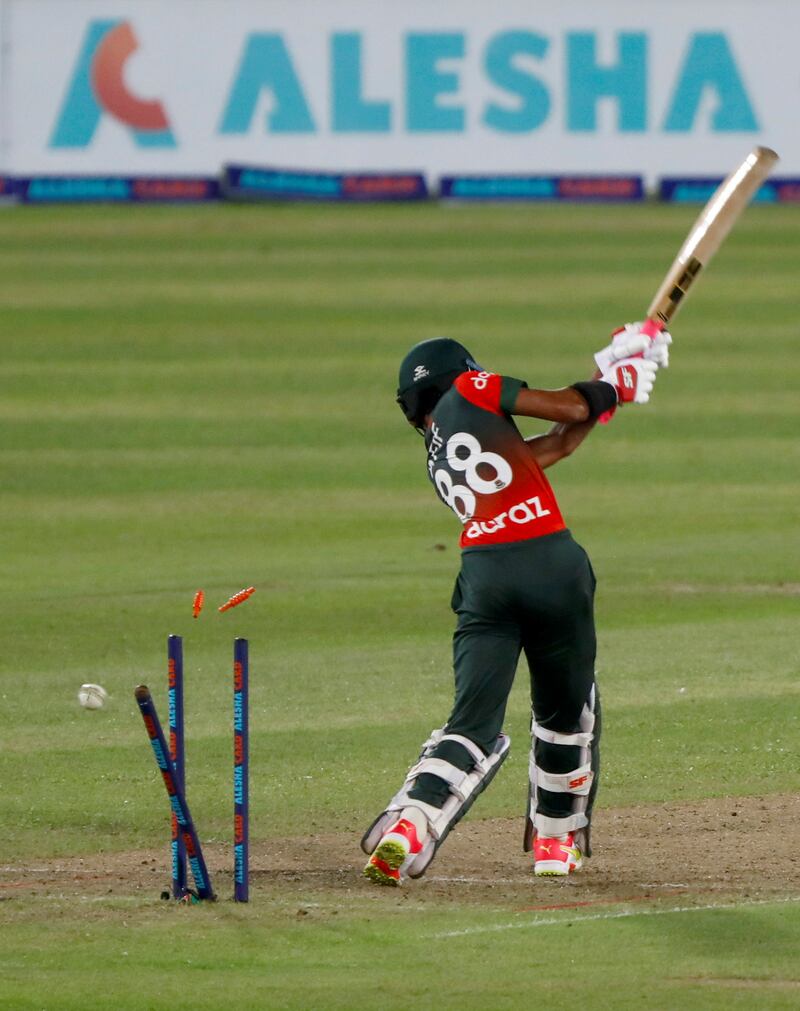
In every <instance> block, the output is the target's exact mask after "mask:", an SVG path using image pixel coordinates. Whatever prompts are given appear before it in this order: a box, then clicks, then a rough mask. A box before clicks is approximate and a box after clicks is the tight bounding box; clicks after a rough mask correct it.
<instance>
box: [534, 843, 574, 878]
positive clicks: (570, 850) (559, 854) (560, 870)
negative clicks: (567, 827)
mask: <svg viewBox="0 0 800 1011" xmlns="http://www.w3.org/2000/svg"><path fill="white" fill-rule="evenodd" d="M533 860H534V864H533V873H534V874H535V875H536V876H537V877H548V876H550V877H566V875H567V874H574V873H575V871H579V870H580V869H581V867H583V854H582V853H581V851H580V849H579V848H578V847H577V846H576V845H575V835H574V833H572V832H567V833H566V834H565V835H558V836H553V837H552V838H547V837H546V836H538V835H537V836H535V837H534V840H533Z"/></svg>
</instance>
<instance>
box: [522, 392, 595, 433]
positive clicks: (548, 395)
mask: <svg viewBox="0 0 800 1011" xmlns="http://www.w3.org/2000/svg"><path fill="white" fill-rule="evenodd" d="M511 414H517V415H521V416H522V417H525V418H539V419H541V420H542V421H556V422H561V423H564V424H574V423H575V422H580V421H586V420H587V418H588V417H589V405H588V403H587V402H586V398H585V397H583V396H581V394H580V393H579V392H578V391H577V390H576V389H573V387H571V386H567V387H565V388H564V389H563V390H529V389H528V388H527V387H523V389H521V390H520V391H519V393H518V394H517V399H516V401H515V402H514V407H513V408H512V410H511Z"/></svg>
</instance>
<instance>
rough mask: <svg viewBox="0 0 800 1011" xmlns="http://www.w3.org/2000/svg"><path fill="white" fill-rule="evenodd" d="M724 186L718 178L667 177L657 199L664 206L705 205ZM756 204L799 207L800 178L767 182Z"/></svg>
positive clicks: (774, 179)
mask: <svg viewBox="0 0 800 1011" xmlns="http://www.w3.org/2000/svg"><path fill="white" fill-rule="evenodd" d="M721 182H722V176H717V177H707V176H703V177H699V178H698V177H681V176H668V177H664V178H663V179H661V180H660V182H659V185H658V198H659V200H662V201H663V202H664V203H668V204H669V203H672V204H704V203H706V201H708V200H709V199H710V198H711V195H712V194H713V192H714V191H715V190H716V188H717V187H718V186H719V184H720V183H721ZM753 203H754V204H797V203H800V178H797V177H795V178H791V179H790V178H780V177H775V178H773V179H767V181H766V182H765V183H763V185H762V186H761V187H759V189H758V191H757V193H756V194H755V196H754V197H753Z"/></svg>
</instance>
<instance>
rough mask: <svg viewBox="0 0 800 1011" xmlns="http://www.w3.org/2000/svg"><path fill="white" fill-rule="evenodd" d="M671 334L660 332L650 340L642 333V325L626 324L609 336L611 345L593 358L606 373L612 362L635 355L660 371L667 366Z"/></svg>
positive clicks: (664, 331) (665, 331)
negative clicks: (652, 363)
mask: <svg viewBox="0 0 800 1011" xmlns="http://www.w3.org/2000/svg"><path fill="white" fill-rule="evenodd" d="M671 343H672V334H670V333H669V332H668V331H667V330H662V331H661V332H660V333H659V334H658V336H657V337H654V338H652V339H651V338H650V337H648V336H647V334H643V333H642V323H641V322H639V323H626V324H625V326H622V327H620V328H619V330H615V331H614V333H613V334H612V335H611V343H610V344H608V345H607V346H606V347H604V348H603V349H602V350H601V351H598V352H597V354H596V355H595V356H594V360H595V361H596V362H597V367H598V368H599V369H600V371H601V372H607V371H608V369H610V368H611V366H612V365H613V364H614V362H619V361H622V359H623V358H635V357H636V356H637V355H642V357H643V358H644V359H645V360H646V361H649V362H655V363H656V365H657V366H658V367H659V368H660V369H665V368H667V367H668V366H669V346H670V344H671Z"/></svg>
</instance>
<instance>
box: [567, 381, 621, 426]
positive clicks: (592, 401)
mask: <svg viewBox="0 0 800 1011" xmlns="http://www.w3.org/2000/svg"><path fill="white" fill-rule="evenodd" d="M571 389H573V390H577V392H578V393H580V395H581V396H582V397H583V399H584V400H585V401H586V403H587V405H588V407H589V418H590V419H594V418H599V417H600V415H601V414H605V413H606V411H611V410H613V409H614V408H615V407H616V406H617V391H616V389H615V388H614V387H613V386H612V385H611V383H607V382H606V381H605V380H604V379H592V380H590V381H589V382H586V383H573V384H572V387H571Z"/></svg>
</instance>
